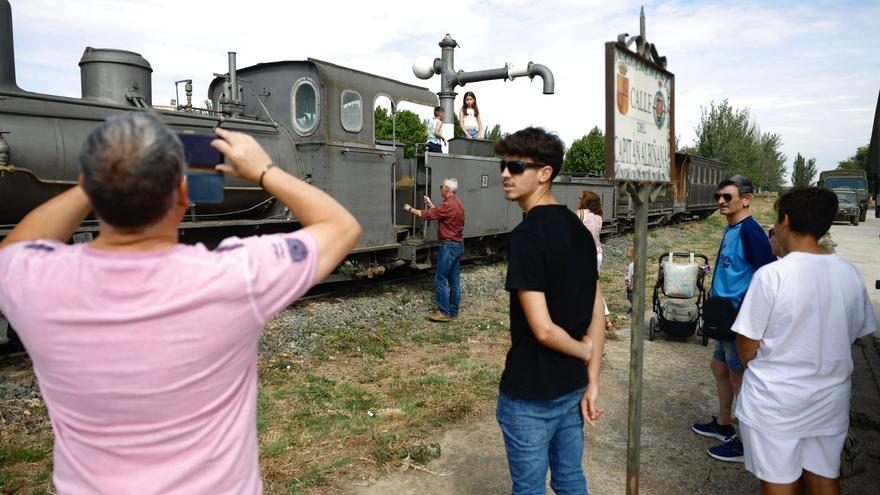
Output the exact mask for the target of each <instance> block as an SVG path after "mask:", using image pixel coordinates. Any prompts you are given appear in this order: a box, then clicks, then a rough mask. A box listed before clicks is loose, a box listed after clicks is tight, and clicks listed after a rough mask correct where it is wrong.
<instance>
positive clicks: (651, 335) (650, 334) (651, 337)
mask: <svg viewBox="0 0 880 495" xmlns="http://www.w3.org/2000/svg"><path fill="white" fill-rule="evenodd" d="M656 327H657V319H656V318H654V317H653V316H652V317H651V322H650V323H648V340H651V341H653V340H654V332H655V331H656Z"/></svg>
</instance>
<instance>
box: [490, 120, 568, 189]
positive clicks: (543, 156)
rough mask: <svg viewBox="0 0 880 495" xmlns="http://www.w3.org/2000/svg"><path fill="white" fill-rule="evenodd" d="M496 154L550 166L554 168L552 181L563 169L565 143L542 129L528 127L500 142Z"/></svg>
mask: <svg viewBox="0 0 880 495" xmlns="http://www.w3.org/2000/svg"><path fill="white" fill-rule="evenodd" d="M495 154H496V155H501V156H503V155H507V156H518V157H522V158H531V159H532V160H533V161H534V162H535V163H544V164H547V165H550V166H551V167H553V176H552V177H550V180H551V181H552V180H553V179H555V178H556V175H557V174H559V170H561V169H562V158H563V156H564V155H565V143H563V142H562V140H561V139H559V136H557V135H556V134H551V133H549V132H547V131H546V130H544V129H541V128H540V127H526V128H525V129H522V130H520V131H516V132H514V133H513V134H510V135H507V136H505V137H504V138H503V139H501V141H498V143H497V144H496V145H495Z"/></svg>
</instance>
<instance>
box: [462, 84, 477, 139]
mask: <svg viewBox="0 0 880 495" xmlns="http://www.w3.org/2000/svg"><path fill="white" fill-rule="evenodd" d="M458 125H459V127H461V130H462V132H464V137H465V138H467V139H483V120H482V119H481V118H480V109H479V108H477V97H476V96H475V95H474V92H473V91H468V92H467V93H465V94H464V102H463V103H462V104H461V110H459V111H458Z"/></svg>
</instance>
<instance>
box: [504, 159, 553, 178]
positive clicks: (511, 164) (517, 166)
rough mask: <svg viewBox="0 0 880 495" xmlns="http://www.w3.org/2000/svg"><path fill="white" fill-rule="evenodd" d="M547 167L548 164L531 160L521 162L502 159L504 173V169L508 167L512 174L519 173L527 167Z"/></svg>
mask: <svg viewBox="0 0 880 495" xmlns="http://www.w3.org/2000/svg"><path fill="white" fill-rule="evenodd" d="M541 167H546V164H543V163H529V162H521V161H519V160H501V173H502V174H503V173H504V169H505V168H506V169H507V170H508V171H510V173H511V174H512V175H519V174H521V173H523V172H525V171H526V169H527V168H541Z"/></svg>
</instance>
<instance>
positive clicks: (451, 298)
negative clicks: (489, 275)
mask: <svg viewBox="0 0 880 495" xmlns="http://www.w3.org/2000/svg"><path fill="white" fill-rule="evenodd" d="M462 254H464V243H463V242H455V241H440V250H439V251H438V252H437V274H436V275H435V277H434V281H435V297H436V299H437V307H438V308H439V309H440V312H441V313H443V314H444V315H446V316H458V304H459V303H460V302H461V285H460V284H459V274H460V273H461V255H462Z"/></svg>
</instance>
